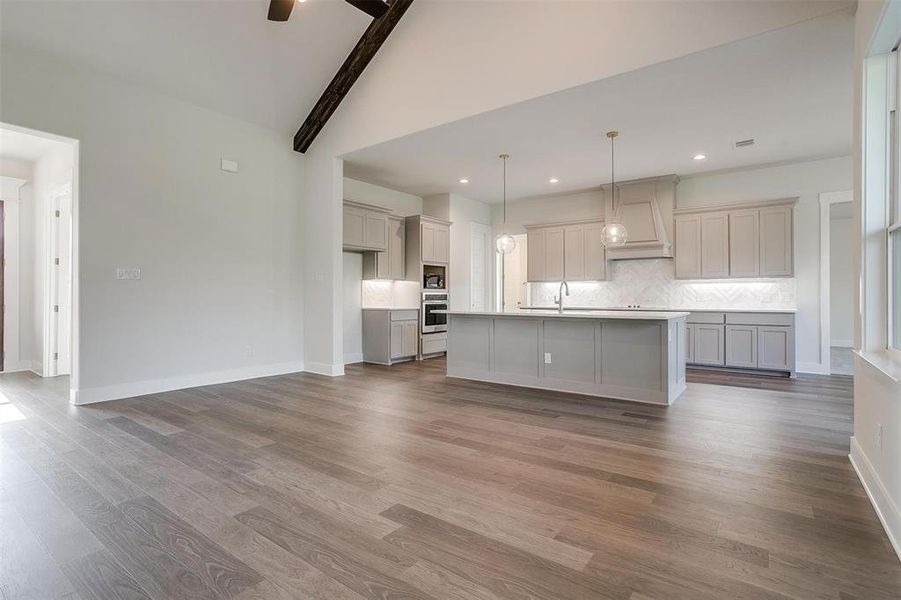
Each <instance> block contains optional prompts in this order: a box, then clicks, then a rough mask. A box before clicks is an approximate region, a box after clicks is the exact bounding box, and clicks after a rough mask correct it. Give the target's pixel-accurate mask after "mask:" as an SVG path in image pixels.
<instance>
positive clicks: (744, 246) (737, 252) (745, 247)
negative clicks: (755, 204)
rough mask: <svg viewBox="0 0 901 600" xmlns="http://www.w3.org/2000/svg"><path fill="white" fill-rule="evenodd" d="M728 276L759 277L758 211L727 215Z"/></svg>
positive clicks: (740, 211)
mask: <svg viewBox="0 0 901 600" xmlns="http://www.w3.org/2000/svg"><path fill="white" fill-rule="evenodd" d="M729 275H731V276H732V277H758V276H759V275H760V210H758V209H750V210H734V211H732V212H730V213H729Z"/></svg>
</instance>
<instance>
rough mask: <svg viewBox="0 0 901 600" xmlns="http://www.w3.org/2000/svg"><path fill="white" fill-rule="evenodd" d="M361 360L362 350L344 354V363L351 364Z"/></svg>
mask: <svg viewBox="0 0 901 600" xmlns="http://www.w3.org/2000/svg"><path fill="white" fill-rule="evenodd" d="M358 362H363V353H362V352H354V353H352V354H345V355H344V364H345V365H351V364H353V363H358Z"/></svg>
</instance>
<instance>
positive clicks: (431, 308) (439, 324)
mask: <svg viewBox="0 0 901 600" xmlns="http://www.w3.org/2000/svg"><path fill="white" fill-rule="evenodd" d="M438 310H447V291H441V292H438V291H435V292H423V293H422V310H421V311H420V314H421V315H422V324H421V325H420V329H421V330H422V333H424V334H426V333H438V332H441V331H447V315H446V314H444V313H441V314H438V313H436V312H435V311H438Z"/></svg>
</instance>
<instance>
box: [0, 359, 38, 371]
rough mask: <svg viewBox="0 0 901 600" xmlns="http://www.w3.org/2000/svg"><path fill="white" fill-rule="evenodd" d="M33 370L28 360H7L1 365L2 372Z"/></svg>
mask: <svg viewBox="0 0 901 600" xmlns="http://www.w3.org/2000/svg"><path fill="white" fill-rule="evenodd" d="M32 370H34V369H33V367H32V365H31V361H30V360H16V361H12V362H7V363H6V364H5V365H3V373H16V372H17V371H32Z"/></svg>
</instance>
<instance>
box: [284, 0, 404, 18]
mask: <svg viewBox="0 0 901 600" xmlns="http://www.w3.org/2000/svg"><path fill="white" fill-rule="evenodd" d="M303 1H304V0H269V16H268V19H269V20H270V21H287V20H288V17H290V16H291V9H293V8H294V4H295V3H297V2H303ZM345 2H347V3H348V4H352V5H353V6H355V7H357V8H359V9H360V10H362V11H363V12H364V13H366V14H367V15H369V16H370V17H372V18H373V19H378V18H379V17H381V16H382V15H383V14H385V13H386V12H387V11H388V6H389V5H388V2H387V0H345Z"/></svg>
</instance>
